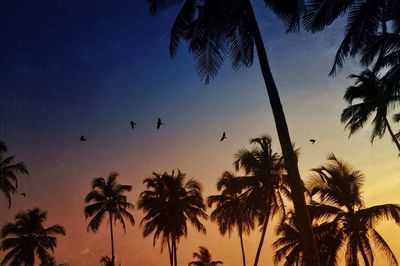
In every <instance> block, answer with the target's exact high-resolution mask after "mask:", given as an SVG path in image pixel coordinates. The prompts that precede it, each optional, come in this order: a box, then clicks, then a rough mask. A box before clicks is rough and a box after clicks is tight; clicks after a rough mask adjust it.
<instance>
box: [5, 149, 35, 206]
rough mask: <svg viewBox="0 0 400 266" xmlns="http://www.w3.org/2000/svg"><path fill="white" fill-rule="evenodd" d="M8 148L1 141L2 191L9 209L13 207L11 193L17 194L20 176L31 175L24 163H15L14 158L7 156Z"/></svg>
mask: <svg viewBox="0 0 400 266" xmlns="http://www.w3.org/2000/svg"><path fill="white" fill-rule="evenodd" d="M6 153H7V146H6V144H5V143H4V142H3V141H0V190H1V191H2V192H3V194H4V196H5V197H6V199H7V201H8V208H10V207H11V193H16V192H17V187H18V180H17V175H18V174H25V175H29V172H28V170H27V169H26V166H25V164H24V163H22V162H20V163H13V161H14V156H7V155H6Z"/></svg>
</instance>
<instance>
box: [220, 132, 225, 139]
mask: <svg viewBox="0 0 400 266" xmlns="http://www.w3.org/2000/svg"><path fill="white" fill-rule="evenodd" d="M224 139H226V134H225V131H224V133H223V134H222V137H221V139H220V140H219V141H223V140H224Z"/></svg>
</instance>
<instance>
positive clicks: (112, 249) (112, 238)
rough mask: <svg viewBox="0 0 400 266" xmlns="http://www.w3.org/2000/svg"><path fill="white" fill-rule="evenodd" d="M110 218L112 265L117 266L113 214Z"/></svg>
mask: <svg viewBox="0 0 400 266" xmlns="http://www.w3.org/2000/svg"><path fill="white" fill-rule="evenodd" d="M109 218H110V232H111V265H112V266H115V257H114V235H113V226H112V214H111V213H109Z"/></svg>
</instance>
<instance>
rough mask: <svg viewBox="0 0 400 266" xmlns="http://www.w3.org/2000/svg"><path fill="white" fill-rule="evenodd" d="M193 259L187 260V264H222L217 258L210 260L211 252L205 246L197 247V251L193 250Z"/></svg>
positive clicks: (202, 265) (214, 265) (200, 265)
mask: <svg viewBox="0 0 400 266" xmlns="http://www.w3.org/2000/svg"><path fill="white" fill-rule="evenodd" d="M193 258H194V259H196V260H194V261H191V262H189V264H188V266H192V265H193V266H217V265H220V264H224V263H223V262H222V261H219V260H212V257H211V254H210V252H209V251H208V249H207V248H205V247H201V246H200V247H199V252H193Z"/></svg>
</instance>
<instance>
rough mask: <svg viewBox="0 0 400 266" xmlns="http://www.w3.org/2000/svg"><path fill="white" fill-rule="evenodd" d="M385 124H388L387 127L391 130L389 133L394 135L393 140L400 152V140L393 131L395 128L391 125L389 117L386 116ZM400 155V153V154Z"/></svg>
mask: <svg viewBox="0 0 400 266" xmlns="http://www.w3.org/2000/svg"><path fill="white" fill-rule="evenodd" d="M385 124H386V127H387V129H388V130H389V133H390V136H391V137H392V140H393V142H394V143H395V144H396V146H397V149H398V150H399V152H400V144H399V141H398V139H397V138H396V136H395V134H394V133H393V130H392V128H391V126H390V124H389V121H388V120H387V118H385ZM399 155H400V154H399Z"/></svg>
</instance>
